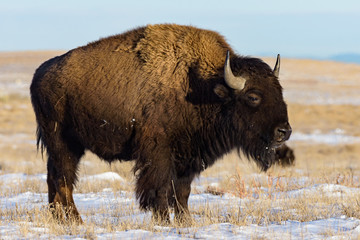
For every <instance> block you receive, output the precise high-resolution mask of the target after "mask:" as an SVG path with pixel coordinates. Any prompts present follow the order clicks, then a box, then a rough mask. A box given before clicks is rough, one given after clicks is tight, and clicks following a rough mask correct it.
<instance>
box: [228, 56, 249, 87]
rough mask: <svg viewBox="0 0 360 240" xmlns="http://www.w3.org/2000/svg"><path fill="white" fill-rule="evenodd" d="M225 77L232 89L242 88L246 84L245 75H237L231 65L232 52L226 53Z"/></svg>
mask: <svg viewBox="0 0 360 240" xmlns="http://www.w3.org/2000/svg"><path fill="white" fill-rule="evenodd" d="M224 78H225V82H226V84H227V85H228V86H229V87H231V88H232V89H237V90H242V89H243V88H244V86H245V82H246V79H245V78H243V77H235V76H234V74H233V73H232V71H231V67H230V52H229V51H227V53H226V60H225V66H224Z"/></svg>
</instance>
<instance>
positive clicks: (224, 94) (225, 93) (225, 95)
mask: <svg viewBox="0 0 360 240" xmlns="http://www.w3.org/2000/svg"><path fill="white" fill-rule="evenodd" d="M214 92H215V94H216V95H217V96H218V97H219V98H221V99H224V100H226V99H229V98H230V94H229V90H228V89H227V88H226V87H225V86H224V85H221V84H217V85H216V86H215V88H214Z"/></svg>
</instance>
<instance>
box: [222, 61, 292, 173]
mask: <svg viewBox="0 0 360 240" xmlns="http://www.w3.org/2000/svg"><path fill="white" fill-rule="evenodd" d="M232 62H233V64H232V69H233V71H232V72H233V74H232V73H231V74H232V76H231V74H228V75H227V77H228V76H229V75H230V76H231V77H232V78H233V79H230V80H229V79H226V78H225V82H226V83H227V85H228V86H230V88H231V89H230V91H231V94H230V95H232V100H231V101H230V102H229V107H230V108H232V110H231V111H233V113H232V114H233V117H232V118H233V126H234V129H235V131H236V132H237V134H238V138H239V142H238V147H239V148H240V149H241V150H243V152H245V153H246V154H247V155H248V156H249V157H252V158H253V159H255V161H256V162H257V163H258V164H259V165H260V167H261V168H262V169H264V170H266V169H267V168H269V167H270V166H271V165H272V163H274V161H275V152H276V149H277V148H279V147H280V146H282V145H283V144H284V142H285V141H286V140H288V139H289V137H290V135H291V132H292V129H291V126H290V124H289V121H288V113H287V106H286V104H285V102H284V100H283V96H282V87H281V85H280V83H279V80H278V77H277V76H278V70H279V67H280V66H279V65H278V64H277V65H276V66H275V69H274V71H273V70H271V69H270V67H269V66H268V65H267V64H265V63H264V62H262V61H261V60H259V59H249V58H245V59H244V58H240V59H238V58H235V59H232ZM278 62H279V59H278ZM276 70H277V71H276ZM226 71H227V70H226V64H225V72H226ZM236 81H243V84H242V88H241V89H239V88H238V89H234V88H233V87H234V86H236ZM229 82H230V83H229ZM239 85H241V84H237V86H239Z"/></svg>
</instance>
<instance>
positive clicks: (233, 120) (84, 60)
mask: <svg viewBox="0 0 360 240" xmlns="http://www.w3.org/2000/svg"><path fill="white" fill-rule="evenodd" d="M279 61H280V59H279V57H278V61H277V63H276V66H275V68H274V70H272V69H271V68H270V67H269V66H268V65H267V64H265V63H264V62H263V61H261V60H260V59H256V58H248V57H242V56H238V55H236V54H235V53H234V51H233V50H232V49H231V47H230V46H229V45H228V44H227V43H226V41H225V40H224V38H223V37H222V36H220V35H219V34H217V33H215V32H212V31H208V30H202V29H198V28H195V27H189V26H179V25H148V26H146V27H142V28H138V29H135V30H132V31H129V32H126V33H124V34H120V35H116V36H112V37H109V38H105V39H101V40H99V41H97V42H94V43H90V44H88V45H86V46H84V47H80V48H77V49H74V50H71V51H69V52H68V53H66V54H64V55H62V56H58V57H55V58H53V59H50V60H48V61H46V62H45V63H43V64H42V65H41V66H40V67H39V68H38V69H37V70H36V72H35V74H34V78H33V81H32V84H31V87H30V92H31V101H32V104H33V107H34V111H35V115H36V120H37V124H38V129H37V137H38V147H39V145H41V150H42V151H43V150H46V152H47V155H48V163H47V169H48V177H47V183H48V190H49V205H50V210H51V211H52V212H53V214H54V216H55V217H56V218H57V219H59V220H61V221H63V220H64V216H63V215H64V213H65V215H66V217H67V219H68V220H74V221H76V222H82V220H81V217H80V215H79V212H78V211H77V209H76V206H75V203H74V200H73V197H72V192H73V188H74V185H75V183H76V181H77V176H76V174H77V169H78V164H79V162H80V159H81V157H82V156H83V155H84V152H85V150H90V151H92V152H93V153H95V154H97V155H98V156H99V157H100V158H102V159H103V160H105V161H107V162H109V163H111V162H112V161H116V160H122V161H129V160H135V167H134V172H135V174H136V176H137V182H136V196H137V198H138V200H139V203H140V207H141V208H143V209H146V210H152V211H153V216H154V219H155V220H158V221H159V222H162V223H168V222H170V218H169V212H168V207H169V206H172V207H174V209H175V220H176V221H178V222H180V223H190V222H191V218H190V214H189V209H188V203H187V202H188V198H189V195H190V190H191V187H190V185H191V182H192V180H193V179H194V177H195V176H197V175H199V174H200V172H201V171H203V170H204V169H206V168H207V167H209V166H211V165H212V164H213V163H214V162H215V161H216V159H218V158H220V157H221V156H223V155H224V154H226V153H229V152H230V151H232V150H233V149H238V150H239V151H240V150H241V151H243V152H244V153H245V154H246V155H247V156H248V157H249V158H251V159H254V161H255V162H256V163H257V164H258V165H259V167H260V168H261V169H262V170H267V169H268V168H269V167H271V165H272V164H274V163H279V164H281V165H290V164H292V163H293V161H294V154H293V151H292V150H291V149H290V148H288V147H287V146H286V145H285V144H284V142H285V141H286V140H287V139H289V137H290V134H291V127H290V125H289V123H288V116H287V107H286V104H285V102H284V100H283V97H282V88H281V86H280V83H279V81H278V76H279V68H280V62H279Z"/></svg>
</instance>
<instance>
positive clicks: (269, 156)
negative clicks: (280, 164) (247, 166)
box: [241, 126, 291, 171]
mask: <svg viewBox="0 0 360 240" xmlns="http://www.w3.org/2000/svg"><path fill="white" fill-rule="evenodd" d="M290 135H291V128H290V126H289V127H288V128H287V129H286V131H285V130H284V129H283V128H275V134H273V135H272V136H271V137H270V136H258V137H254V138H251V139H249V138H248V141H246V143H244V144H243V145H242V147H241V150H242V151H243V152H244V153H245V154H246V155H247V157H248V158H252V159H254V161H255V162H256V164H257V165H258V166H259V167H260V169H261V170H263V171H266V170H267V169H269V168H270V167H271V166H272V165H273V164H274V163H276V162H277V161H278V159H277V158H278V157H277V150H278V149H280V148H281V147H282V146H283V145H284V144H285V142H286V141H287V140H288V139H289V137H290ZM249 140H250V141H249Z"/></svg>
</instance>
